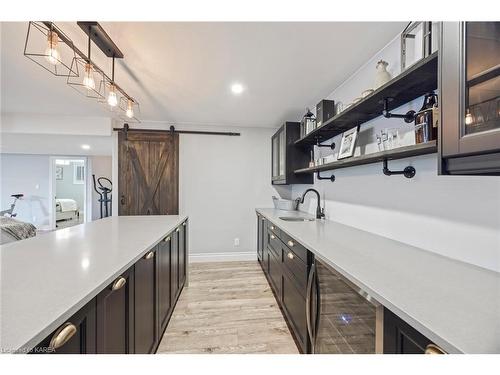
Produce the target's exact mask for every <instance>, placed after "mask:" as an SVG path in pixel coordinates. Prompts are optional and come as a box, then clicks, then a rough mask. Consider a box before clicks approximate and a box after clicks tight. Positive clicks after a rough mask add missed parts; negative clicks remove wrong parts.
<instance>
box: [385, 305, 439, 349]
mask: <svg viewBox="0 0 500 375" xmlns="http://www.w3.org/2000/svg"><path fill="white" fill-rule="evenodd" d="M429 344H432V342H431V340H429V339H428V338H427V337H425V336H424V335H422V334H421V333H420V332H418V331H417V330H416V329H414V328H413V327H411V326H410V325H409V324H408V323H406V322H405V321H403V320H402V319H400V318H399V317H398V316H397V315H396V314H394V313H392V311H390V310H388V309H384V354H424V353H425V349H426V347H427V346H428V345H429Z"/></svg>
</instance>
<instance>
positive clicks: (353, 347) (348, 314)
mask: <svg viewBox="0 0 500 375" xmlns="http://www.w3.org/2000/svg"><path fill="white" fill-rule="evenodd" d="M377 306H378V303H377V302H376V301H374V300H373V299H372V298H370V296H368V295H367V294H366V293H363V292H362V291H361V290H360V289H359V288H357V287H356V286H355V285H354V284H353V283H351V282H350V281H349V280H347V279H346V278H345V277H343V276H342V275H341V274H340V273H339V272H337V271H335V270H334V269H333V268H331V267H329V266H328V265H327V264H325V263H324V262H323V261H321V260H319V259H318V258H316V259H315V260H314V262H313V264H312V266H311V271H310V273H309V279H308V285H307V297H306V310H307V316H306V318H307V331H308V334H309V339H310V342H311V352H312V353H315V354H321V353H324V354H347V353H352V354H369V353H375V322H376V318H375V315H376V307H377Z"/></svg>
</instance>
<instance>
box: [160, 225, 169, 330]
mask: <svg viewBox="0 0 500 375" xmlns="http://www.w3.org/2000/svg"><path fill="white" fill-rule="evenodd" d="M171 243H172V238H171V236H170V235H168V236H167V237H165V238H164V239H163V240H162V241H161V242H160V243H159V244H158V251H157V254H158V255H157V256H158V259H157V267H158V318H159V322H158V325H159V327H160V333H162V332H163V331H164V330H165V328H166V327H167V323H168V319H169V316H170V312H171V309H170V307H171V306H172V304H171V301H172V299H171V296H170V293H171V289H170V273H171V272H170V252H171Z"/></svg>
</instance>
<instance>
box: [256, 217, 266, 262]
mask: <svg viewBox="0 0 500 375" xmlns="http://www.w3.org/2000/svg"><path fill="white" fill-rule="evenodd" d="M264 225H265V219H264V218H263V217H262V216H261V215H259V214H257V259H258V260H259V262H260V263H261V264H262V262H263V260H264V230H265V226H264Z"/></svg>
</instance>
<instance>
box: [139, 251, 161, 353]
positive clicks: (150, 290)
mask: <svg viewBox="0 0 500 375" xmlns="http://www.w3.org/2000/svg"><path fill="white" fill-rule="evenodd" d="M156 251H157V248H154V249H153V250H151V251H149V252H148V253H146V255H145V256H143V257H142V258H141V259H140V260H138V261H137V263H136V264H135V266H134V268H135V282H134V286H135V301H134V302H135V311H134V312H135V331H134V335H135V353H138V354H147V353H151V352H153V350H154V349H155V347H156V342H157V329H156V314H157V312H156V260H157V257H156Z"/></svg>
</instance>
